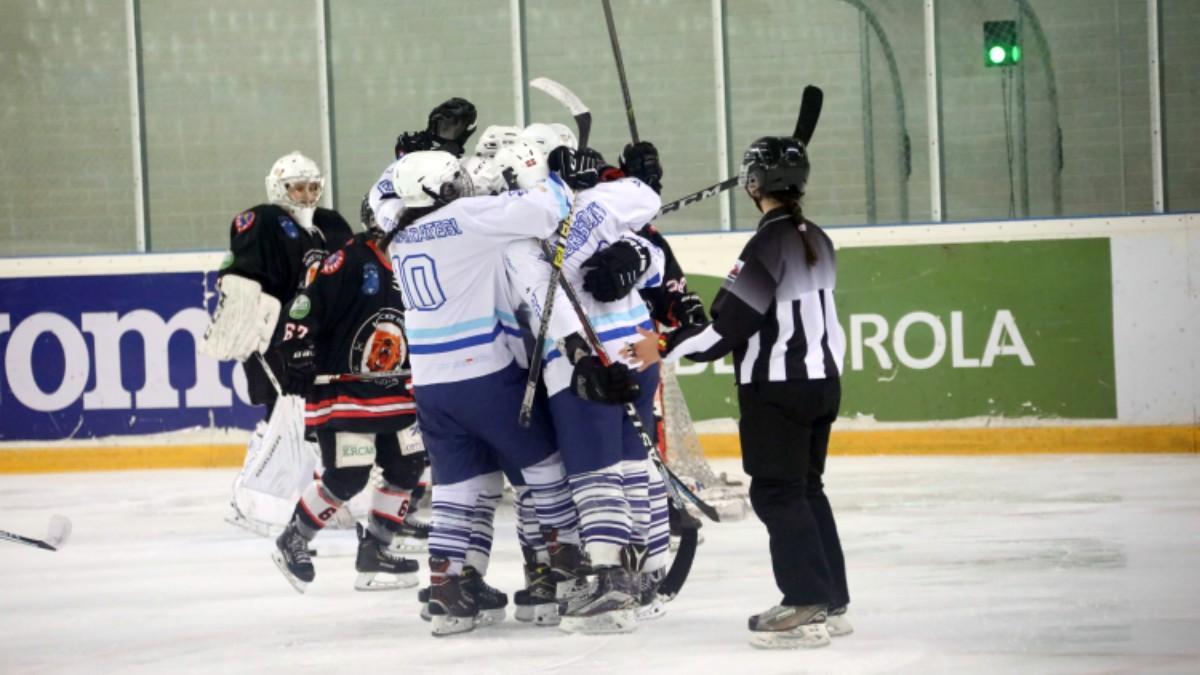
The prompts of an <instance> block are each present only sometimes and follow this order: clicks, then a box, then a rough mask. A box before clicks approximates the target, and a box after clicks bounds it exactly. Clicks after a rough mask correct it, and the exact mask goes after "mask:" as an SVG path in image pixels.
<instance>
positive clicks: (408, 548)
mask: <svg viewBox="0 0 1200 675" xmlns="http://www.w3.org/2000/svg"><path fill="white" fill-rule="evenodd" d="M428 550H429V540H428V539H415V538H412V537H405V538H403V539H400V538H396V539H395V540H393V541H392V543H391V544H389V545H388V552H389V553H424V552H426V551H428Z"/></svg>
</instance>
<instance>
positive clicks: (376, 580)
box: [354, 572, 420, 591]
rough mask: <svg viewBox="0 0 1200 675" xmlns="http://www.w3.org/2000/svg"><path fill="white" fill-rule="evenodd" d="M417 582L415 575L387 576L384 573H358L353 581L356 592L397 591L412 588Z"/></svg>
mask: <svg viewBox="0 0 1200 675" xmlns="http://www.w3.org/2000/svg"><path fill="white" fill-rule="evenodd" d="M418 583H420V582H419V580H418V579H417V575H416V574H387V573H385V572H359V573H358V576H357V577H356V578H355V579H354V590H356V591H399V590H402V589H405V588H412V587H413V586H416V585H417V584H418Z"/></svg>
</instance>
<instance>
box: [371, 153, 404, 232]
mask: <svg viewBox="0 0 1200 675" xmlns="http://www.w3.org/2000/svg"><path fill="white" fill-rule="evenodd" d="M399 161H400V160H396V162H399ZM396 162H392V163H391V164H388V166H387V168H386V169H384V170H383V175H382V176H380V177H379V180H377V181H375V185H373V186H371V191H370V192H368V193H367V204H368V205H370V207H371V212H372V213H374V214H375V223H376V224H378V225H379V227H381V228H382V229H383V231H384V232H391V231H392V228H394V227H396V224H397V223H399V222H400V215H401V214H402V213H404V200H403V199H401V198H400V195H398V194H396V188H395V187H394V186H393V185H392V167H394V166H396Z"/></svg>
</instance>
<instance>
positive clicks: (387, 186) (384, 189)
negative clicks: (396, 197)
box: [379, 178, 396, 195]
mask: <svg viewBox="0 0 1200 675" xmlns="http://www.w3.org/2000/svg"><path fill="white" fill-rule="evenodd" d="M395 191H396V187H395V186H394V185H392V181H391V180H389V179H387V178H384V179H383V180H381V181H379V194H381V195H386V194H391V193H393V192H395Z"/></svg>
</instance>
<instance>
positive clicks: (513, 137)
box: [475, 124, 521, 159]
mask: <svg viewBox="0 0 1200 675" xmlns="http://www.w3.org/2000/svg"><path fill="white" fill-rule="evenodd" d="M520 134H521V129H520V128H518V127H504V126H500V125H498V124H493V125H492V126H490V127H488V128H486V129H484V130H483V135H482V136H480V137H479V142H478V143H476V144H475V156H476V157H483V158H485V159H492V158H493V157H495V156H496V153H497V152H499V151H500V148H504V147H507V146H510V145H512V144H513V143H515V142H516V141H517V138H518V137H519V136H520Z"/></svg>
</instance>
